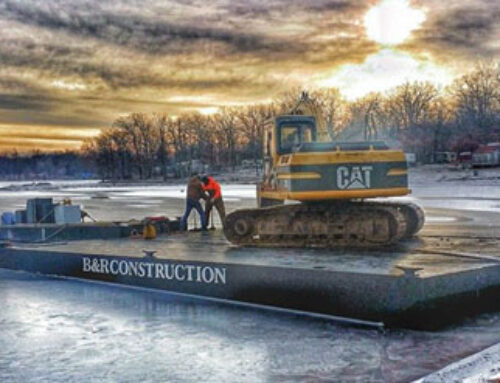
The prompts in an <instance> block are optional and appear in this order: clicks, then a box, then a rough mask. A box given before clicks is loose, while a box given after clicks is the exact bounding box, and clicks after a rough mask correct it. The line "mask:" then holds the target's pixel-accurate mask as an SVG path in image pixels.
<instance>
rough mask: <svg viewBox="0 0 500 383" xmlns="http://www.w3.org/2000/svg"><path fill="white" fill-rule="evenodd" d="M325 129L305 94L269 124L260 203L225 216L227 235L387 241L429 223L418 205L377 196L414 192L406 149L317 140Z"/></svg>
mask: <svg viewBox="0 0 500 383" xmlns="http://www.w3.org/2000/svg"><path fill="white" fill-rule="evenodd" d="M325 132H326V127H325V123H324V120H323V118H322V117H321V111H320V110H319V108H318V107H317V106H316V103H315V102H314V101H313V100H311V99H310V98H309V96H308V95H307V94H306V93H303V94H302V97H301V99H300V100H299V102H298V104H297V105H296V107H295V108H293V109H292V110H291V112H290V113H289V114H286V115H279V116H277V117H276V118H274V119H273V120H272V121H271V122H270V123H269V124H268V125H267V126H266V129H265V130H264V140H263V144H264V148H263V152H264V172H263V180H262V182H261V183H260V184H259V185H257V202H258V208H256V209H240V210H236V211H234V212H232V213H230V214H229V215H228V216H227V217H226V219H225V222H224V234H225V236H226V238H227V239H228V240H229V241H230V242H232V243H234V244H236V245H241V246H262V247H331V248H338V247H380V246H387V245H391V244H394V243H396V242H398V241H400V240H402V239H404V238H408V237H411V236H413V235H414V234H415V233H417V232H418V231H419V230H420V229H421V228H422V226H423V224H424V213H423V211H422V209H421V208H420V207H419V206H417V205H415V204H413V203H409V202H396V201H392V200H391V201H388V200H380V199H378V200H377V199H373V198H375V197H392V196H403V195H407V194H409V193H410V192H411V191H410V189H409V188H408V175H407V163H406V158H405V154H404V152H403V151H401V150H393V149H390V148H389V147H388V146H387V145H386V144H385V143H384V142H381V141H362V142H335V141H329V142H320V141H318V136H319V135H321V134H323V135H324V133H325ZM285 201H287V203H286V204H285ZM289 202H295V203H289Z"/></svg>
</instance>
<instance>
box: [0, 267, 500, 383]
mask: <svg viewBox="0 0 500 383" xmlns="http://www.w3.org/2000/svg"><path fill="white" fill-rule="evenodd" d="M0 307H1V308H2V309H1V310H0V325H1V328H2V331H1V332H0V345H1V347H0V381H2V382H66V381H76V382H81V381H98V382H117V381H119V382H217V383H219V382H264V381H268V382H275V381H283V382H290V381H291V382H302V381H355V382H368V381H370V382H401V381H409V380H412V379H414V378H418V377H420V376H423V375H425V374H427V373H430V372H431V371H434V370H436V369H438V368H441V367H443V366H445V365H447V364H448V363H450V362H452V361H453V360H456V359H457V358H459V357H462V356H463V355H465V354H470V353H473V352H475V351H477V350H479V349H482V348H485V347H487V346H489V345H491V344H492V343H495V342H498V341H499V340H500V317H499V316H498V315H483V316H481V317H479V318H476V319H475V320H474V321H469V322H467V323H465V324H463V325H461V326H459V327H455V328H450V329H448V330H445V331H441V332H439V333H438V334H436V333H427V332H413V331H389V332H386V333H382V332H377V331H376V330H366V329H354V328H349V327H340V326H338V325H335V324H334V323H332V322H327V321H322V320H316V319H310V318H304V317H295V316H291V315H287V314H278V313H273V312H268V311H259V310H254V309H245V308H241V307H238V308H236V307H232V306H227V305H222V304H215V303H207V302H202V301H197V300H193V299H187V298H179V297H176V296H173V295H169V294H166V293H154V292H149V291H139V290H130V289H125V288H119V287H113V286H109V285H100V284H92V283H84V282H78V281H73V280H63V279H52V278H47V277H41V276H34V275H30V274H26V273H21V272H11V271H5V270H4V271H2V270H0Z"/></svg>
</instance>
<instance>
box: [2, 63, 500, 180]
mask: <svg viewBox="0 0 500 383" xmlns="http://www.w3.org/2000/svg"><path fill="white" fill-rule="evenodd" d="M499 85H500V70H499V67H498V66H495V65H494V64H484V63H483V64H478V65H477V66H476V67H475V69H474V70H473V71H471V72H470V73H467V74H465V75H463V76H461V77H459V78H457V79H456V80H455V81H454V82H453V83H452V84H451V85H450V86H448V87H446V88H443V89H438V88H437V87H436V86H435V85H433V84H431V83H428V82H418V81H417V82H406V83H404V84H402V85H400V86H398V87H396V88H394V89H392V90H391V91H389V92H385V93H370V94H368V95H366V96H364V97H362V98H360V99H357V100H353V101H349V100H346V99H345V98H344V97H342V94H341V92H340V91H339V90H338V89H336V88H330V89H320V90H313V91H311V92H309V95H310V98H311V99H312V100H313V102H314V104H315V106H316V107H317V110H319V114H320V115H321V116H322V119H323V121H324V125H325V127H326V131H325V132H322V133H323V134H320V137H321V139H322V140H346V141H347V140H385V141H388V143H389V144H390V145H391V146H396V147H399V148H402V149H404V150H405V151H407V152H412V153H415V154H416V156H417V158H418V160H419V162H422V163H429V162H433V161H434V159H435V157H436V153H438V152H444V151H454V152H461V151H472V150H474V149H475V148H476V147H477V146H478V145H479V144H481V143H487V142H492V141H500V125H499V122H500V121H499V120H500V86H499ZM302 91H303V89H299V88H295V89H290V90H289V91H287V92H285V93H283V94H281V95H280V96H279V97H277V98H276V99H275V100H274V101H273V102H271V103H267V104H256V105H249V106H242V107H223V108H220V109H219V111H218V112H217V113H215V114H213V115H203V114H200V113H198V112H192V113H186V114H183V115H180V116H177V117H174V116H169V115H168V114H167V113H160V114H145V113H131V114H129V115H127V116H124V117H119V118H117V119H116V120H115V121H114V122H113V124H112V126H111V127H109V128H108V129H104V130H103V131H102V133H101V134H100V135H99V136H97V137H93V138H90V139H88V140H86V142H85V143H84V144H83V146H82V152H81V157H82V158H84V159H86V161H84V163H85V166H88V161H87V160H88V159H90V160H91V161H92V163H93V166H94V169H95V172H96V173H97V174H98V175H99V176H100V177H101V178H103V179H112V180H120V179H133V178H138V179H150V178H153V177H163V178H164V179H165V178H167V177H168V176H173V175H188V174H186V172H184V174H183V173H182V172H179V169H181V170H182V169H184V170H185V171H186V170H187V172H188V173H189V167H190V166H191V164H192V162H193V161H196V162H198V163H201V164H207V165H209V166H210V168H211V170H212V171H213V170H218V169H222V168H234V167H235V166H237V165H240V164H241V163H242V162H243V161H244V160H247V162H248V161H250V162H253V163H257V162H258V160H259V159H261V156H262V136H263V130H264V128H265V126H266V123H268V122H269V121H270V120H271V119H272V118H273V117H274V116H276V115H278V114H282V113H288V112H290V110H291V109H293V108H294V106H296V104H297V102H298V99H299V97H300V94H301V92H302ZM10 157H12V156H10ZM3 158H6V157H5V156H4V157H3ZM16 161H17V162H16ZM20 161H21V160H19V159H18V160H15V161H12V160H11V161H10V162H9V165H8V168H9V169H12V167H13V166H18V167H19V166H21V165H19V164H20V163H21V162H20ZM14 163H16V164H17V165H13V164H14ZM26 166H28V165H26ZM68 166H70V165H68ZM2 168H5V167H2ZM75 171H80V170H75Z"/></svg>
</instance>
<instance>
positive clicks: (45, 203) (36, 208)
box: [26, 198, 55, 223]
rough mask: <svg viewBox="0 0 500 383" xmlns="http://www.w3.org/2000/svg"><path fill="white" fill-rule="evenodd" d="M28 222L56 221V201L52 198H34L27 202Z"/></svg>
mask: <svg viewBox="0 0 500 383" xmlns="http://www.w3.org/2000/svg"><path fill="white" fill-rule="evenodd" d="M26 222H27V223H54V222H55V219H54V203H53V202H52V198H33V199H29V200H28V202H27V204H26Z"/></svg>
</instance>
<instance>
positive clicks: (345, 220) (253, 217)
mask: <svg viewBox="0 0 500 383" xmlns="http://www.w3.org/2000/svg"><path fill="white" fill-rule="evenodd" d="M423 223H424V219H423V211H422V210H421V209H420V207H418V206H417V205H414V204H409V203H404V204H399V203H393V202H377V201H370V202H367V201H361V202H353V201H350V202H331V203H330V202H328V203H326V202H320V203H307V204H306V203H301V204H295V205H281V206H272V207H265V208H260V209H242V210H237V211H235V212H233V213H231V214H229V215H228V216H227V217H226V220H225V224H224V234H225V235H226V238H227V239H228V240H229V241H230V242H232V243H233V244H236V245H240V246H257V247H323V248H324V247H326V248H339V247H354V248H357V247H360V248H376V247H383V246H387V245H392V244H394V243H396V242H398V241H400V240H401V239H403V238H406V237H410V236H412V235H414V234H415V233H416V232H417V231H418V230H420V228H421V227H422V225H423Z"/></svg>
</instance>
